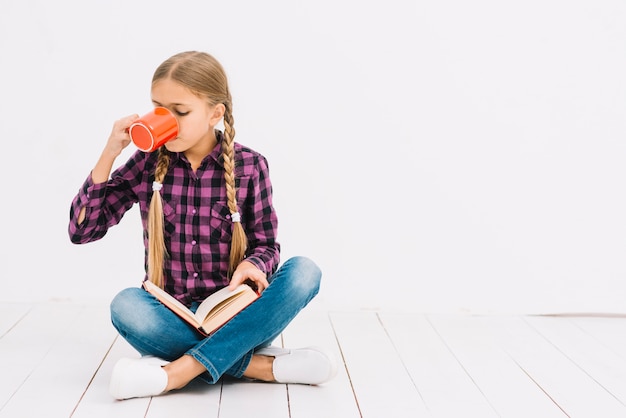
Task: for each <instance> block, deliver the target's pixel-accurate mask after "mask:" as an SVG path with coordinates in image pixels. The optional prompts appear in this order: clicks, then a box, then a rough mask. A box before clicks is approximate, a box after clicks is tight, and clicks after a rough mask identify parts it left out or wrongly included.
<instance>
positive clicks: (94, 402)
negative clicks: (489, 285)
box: [0, 302, 626, 418]
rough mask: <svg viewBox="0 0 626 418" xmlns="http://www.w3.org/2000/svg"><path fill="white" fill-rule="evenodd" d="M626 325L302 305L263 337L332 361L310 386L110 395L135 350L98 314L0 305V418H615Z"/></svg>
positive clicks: (622, 409)
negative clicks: (328, 374) (317, 351)
mask: <svg viewBox="0 0 626 418" xmlns="http://www.w3.org/2000/svg"><path fill="white" fill-rule="evenodd" d="M624 329H626V318H624V317H597V316H595V317H594V316H588V317H585V316H576V317H573V316H497V315H491V316H470V315H429V314H419V313H391V312H368V311H362V312H327V311H323V310H319V309H305V310H304V311H303V312H302V313H301V314H300V315H299V316H298V317H297V318H296V319H295V320H294V321H293V322H292V323H291V324H290V325H289V327H288V328H287V329H286V330H285V332H284V333H283V334H282V335H281V336H280V337H279V338H278V339H277V340H276V341H275V344H276V345H284V346H286V347H291V348H297V347H304V346H309V345H318V346H322V347H325V348H327V349H330V350H331V351H332V352H334V353H335V355H336V356H337V358H338V360H339V370H338V374H337V377H336V378H335V379H334V380H332V381H331V382H328V383H327V384H324V385H320V386H304V385H285V384H267V383H259V382H250V381H247V380H237V379H233V378H225V379H223V380H222V381H220V382H218V383H217V384H215V385H207V384H205V383H203V382H200V381H198V382H193V383H192V384H190V385H189V386H188V387H186V388H184V389H182V390H180V391H174V392H172V393H170V394H167V395H165V396H160V397H155V398H151V399H150V398H145V399H131V400H126V401H116V400H114V399H113V398H112V397H111V396H110V395H109V391H108V384H109V377H110V373H111V369H112V366H113V364H114V363H115V361H117V360H118V359H119V358H120V357H125V356H135V357H136V356H138V353H137V352H136V351H135V350H134V349H133V348H132V347H130V345H128V343H127V342H126V341H124V340H123V339H122V338H121V337H119V336H117V333H116V332H115V330H114V329H113V327H112V325H111V324H110V320H109V313H108V306H106V305H101V306H96V305H93V306H84V305H79V304H73V303H69V302H49V303H40V304H33V305H29V304H11V303H0V355H1V356H2V358H3V359H4V361H3V363H2V366H1V369H0V418H3V417H10V418H32V417H46V418H48V417H53V418H54V417H72V418H105V417H124V418H126V417H128V418H135V417H136V418H140V417H142V418H145V417H147V418H162V417H174V416H176V417H177V416H184V417H189V418H191V417H215V418H240V417H244V416H254V417H257V418H265V417H267V418H312V417H329V418H335V417H336V418H352V417H354V418H356V417H366V418H403V417H409V418H413V417H444V418H447V417H450V418H457V417H463V418H465V417H469V418H474V417H476V418H487V417H506V418H509V417H510V418H518V417H533V418H534V417H541V418H551V417H576V418H578V417H582V418H587V417H589V418H597V417H602V418H607V417H608V418H611V417H626V333H624V332H623V330H624Z"/></svg>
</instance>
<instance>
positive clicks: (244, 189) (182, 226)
mask: <svg viewBox="0 0 626 418" xmlns="http://www.w3.org/2000/svg"><path fill="white" fill-rule="evenodd" d="M222 138H223V136H222V134H221V132H218V144H217V146H216V147H215V148H214V149H213V151H212V152H211V154H210V155H208V156H207V157H205V159H204V160H203V161H202V163H201V164H200V167H199V168H198V170H197V171H196V172H195V173H194V172H193V170H192V169H191V165H190V164H189V162H188V161H187V159H186V158H185V156H184V155H183V154H182V153H180V154H172V158H171V162H170V167H169V170H168V172H167V175H166V176H165V179H164V181H163V189H162V190H161V193H162V197H163V212H164V217H165V243H166V249H167V254H168V256H167V257H166V260H165V266H164V280H165V289H166V290H167V291H168V292H169V293H170V294H172V295H174V296H175V297H176V298H177V299H178V300H180V301H181V302H182V303H184V304H185V305H188V306H189V305H190V304H191V302H193V301H200V300H202V299H204V298H206V297H207V296H208V295H210V294H211V293H213V292H215V291H216V290H218V289H220V288H222V287H224V286H226V285H227V284H228V278H227V271H228V256H229V249H230V240H231V231H232V222H231V220H230V211H229V210H228V206H227V199H226V187H225V184H224V167H223V164H222V159H221V158H220V155H221V140H222ZM156 161H157V153H156V152H155V153H144V152H142V151H137V152H135V153H134V154H133V155H132V156H131V158H130V159H129V160H128V161H127V162H126V164H124V165H123V166H121V167H120V168H118V169H116V170H115V171H114V172H113V173H111V178H110V180H109V181H108V182H106V183H101V184H94V183H93V181H92V179H91V175H89V176H88V178H87V180H86V181H85V182H84V183H83V186H82V187H81V188H80V190H79V192H78V194H77V195H76V197H75V198H74V200H73V201H72V206H71V209H70V222H69V228H68V232H69V235H70V239H71V241H72V242H73V243H75V244H83V243H87V242H91V241H96V240H98V239H100V238H102V237H103V236H104V235H105V234H106V233H107V231H108V229H109V228H110V227H111V226H113V225H116V224H117V223H119V221H120V220H121V219H122V216H123V215H124V213H126V211H127V210H129V209H130V208H131V207H132V206H133V205H134V204H135V203H139V210H140V211H141V219H142V223H143V227H144V244H145V246H146V259H145V260H144V265H146V264H147V248H148V246H147V245H148V240H147V232H146V227H147V221H148V207H149V204H150V198H151V196H152V182H153V181H154V170H155V165H156ZM235 177H236V179H237V183H236V186H237V191H238V193H237V198H238V205H239V212H240V213H241V222H242V226H243V227H244V230H245V231H246V234H247V236H248V250H247V252H246V260H247V261H250V262H251V263H253V264H254V265H255V266H257V267H258V268H259V269H261V270H262V271H263V272H265V273H267V274H268V276H269V275H271V274H272V273H274V271H276V268H277V266H278V263H279V258H280V244H279V243H278V242H277V241H276V235H277V227H278V220H277V217H276V212H275V211H274V207H273V205H272V185H271V182H270V178H269V169H268V164H267V160H266V159H265V157H263V156H262V155H261V154H259V153H257V152H255V151H253V150H251V149H249V148H246V147H244V146H242V145H240V144H238V143H235ZM82 207H86V212H85V220H84V221H83V223H82V224H80V225H78V222H77V219H78V214H79V213H80V209H81V208H82Z"/></svg>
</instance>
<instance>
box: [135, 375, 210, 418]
mask: <svg viewBox="0 0 626 418" xmlns="http://www.w3.org/2000/svg"><path fill="white" fill-rule="evenodd" d="M221 391H222V384H221V382H218V383H217V384H215V385H209V384H207V383H206V382H203V381H201V380H199V379H196V380H194V381H192V382H191V383H190V384H188V385H187V386H185V387H184V388H183V389H181V390H177V391H173V392H170V393H168V394H166V395H164V396H156V397H154V398H152V402H150V406H149V409H148V413H147V414H146V418H172V412H173V411H176V416H177V417H185V418H196V417H197V418H211V417H213V418H217V417H218V416H219V410H220V398H221Z"/></svg>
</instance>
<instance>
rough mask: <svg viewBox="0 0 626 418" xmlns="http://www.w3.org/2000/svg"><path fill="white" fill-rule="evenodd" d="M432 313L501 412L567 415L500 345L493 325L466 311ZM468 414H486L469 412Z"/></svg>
mask: <svg viewBox="0 0 626 418" xmlns="http://www.w3.org/2000/svg"><path fill="white" fill-rule="evenodd" d="M428 317H429V320H430V322H431V324H432V325H433V327H434V328H435V329H436V331H437V333H438V334H439V335H440V336H441V337H442V338H443V340H444V341H445V344H446V345H447V346H448V348H449V349H450V350H451V352H452V353H453V354H454V357H455V358H456V359H457V360H458V362H459V363H460V364H461V365H462V367H463V369H464V370H465V371H466V372H467V374H468V375H469V376H470V377H471V379H472V381H474V382H475V384H476V386H477V387H478V388H479V389H480V391H481V393H483V394H484V396H485V397H486V399H487V400H488V401H489V404H490V405H491V406H492V407H493V409H495V411H496V412H497V414H498V415H499V416H501V417H507V418H527V417H541V418H550V417H566V415H565V413H564V412H563V411H562V410H561V409H559V407H558V406H557V405H556V404H555V403H554V402H553V401H552V400H551V399H550V398H549V397H548V396H546V394H545V393H544V392H543V391H542V390H541V389H540V388H539V387H538V386H537V385H536V384H535V382H533V381H532V380H531V379H530V378H529V377H528V375H526V373H524V372H523V371H522V370H521V369H520V368H519V367H518V366H517V364H516V363H515V362H514V361H513V360H512V359H511V357H510V356H509V355H508V354H507V353H506V352H505V351H504V350H502V348H500V346H499V344H498V342H497V340H496V338H495V337H494V335H493V333H492V332H491V331H490V329H489V328H486V327H484V326H483V324H482V323H481V322H479V321H478V320H477V319H476V318H475V317H473V316H466V315H434V316H433V315H429V316H428ZM417 344H418V345H419V344H420V342H417ZM448 391H449V389H448ZM468 412H469V410H468ZM468 415H469V416H482V415H480V414H469V413H468Z"/></svg>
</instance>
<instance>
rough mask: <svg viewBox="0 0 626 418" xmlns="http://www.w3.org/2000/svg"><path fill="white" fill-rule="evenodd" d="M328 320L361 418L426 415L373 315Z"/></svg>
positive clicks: (397, 354) (337, 316)
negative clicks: (331, 324) (342, 358)
mask: <svg viewBox="0 0 626 418" xmlns="http://www.w3.org/2000/svg"><path fill="white" fill-rule="evenodd" d="M331 319H332V323H333V327H334V329H335V332H336V334H337V338H338V340H339V344H340V346H341V351H342V353H343V356H344V361H345V363H346V367H347V370H348V374H349V376H350V380H351V382H352V387H353V388H354V392H355V394H356V399H357V402H358V404H359V409H360V411H361V414H362V415H363V416H365V417H398V418H401V417H424V416H429V413H428V411H427V409H426V406H425V404H424V399H422V396H421V395H420V393H419V392H418V388H417V387H416V385H415V382H414V381H413V380H412V379H411V375H410V374H409V371H407V368H406V365H405V363H404V362H403V359H402V358H401V355H402V353H401V352H398V350H397V348H396V347H395V346H394V345H393V343H392V342H391V340H390V339H389V336H388V335H387V332H386V331H385V329H384V328H383V326H382V324H381V323H380V320H379V319H378V316H377V315H376V313H373V312H367V313H333V314H332V315H331ZM417 342H418V341H417V340H416V341H415V343H417Z"/></svg>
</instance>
